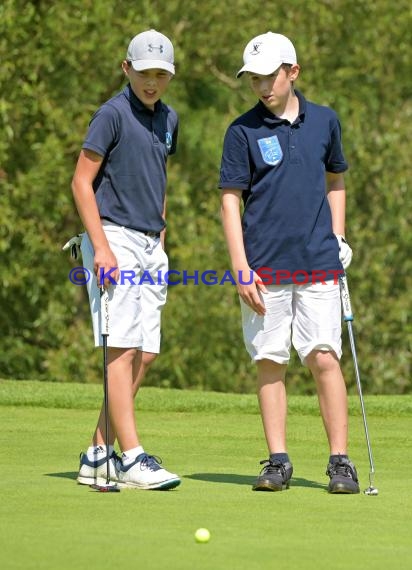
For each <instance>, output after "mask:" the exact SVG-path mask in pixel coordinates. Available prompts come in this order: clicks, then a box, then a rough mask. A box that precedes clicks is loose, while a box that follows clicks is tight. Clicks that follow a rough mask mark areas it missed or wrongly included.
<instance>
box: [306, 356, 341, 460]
mask: <svg viewBox="0 0 412 570" xmlns="http://www.w3.org/2000/svg"><path fill="white" fill-rule="evenodd" d="M306 364H307V366H308V367H309V369H310V371H311V372H312V374H313V377H314V379H315V382H316V388H317V392H318V399H319V407H320V411H321V414H322V419H323V424H324V426H325V430H326V434H327V437H328V442H329V449H330V454H331V455H346V453H347V445H348V404H347V394H346V385H345V381H344V379H343V376H342V372H341V369H340V365H339V360H338V358H337V356H336V354H335V353H334V352H322V351H319V350H313V351H312V352H311V353H310V354H309V355H308V356H307V357H306Z"/></svg>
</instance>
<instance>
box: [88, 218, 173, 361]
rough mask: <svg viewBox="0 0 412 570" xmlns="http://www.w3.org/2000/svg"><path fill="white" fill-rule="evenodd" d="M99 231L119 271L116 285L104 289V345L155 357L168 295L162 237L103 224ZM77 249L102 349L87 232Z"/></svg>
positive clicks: (91, 247)
mask: <svg viewBox="0 0 412 570" xmlns="http://www.w3.org/2000/svg"><path fill="white" fill-rule="evenodd" d="M103 229H104V232H105V234H106V237H107V239H108V241H109V244H110V248H111V250H112V251H113V253H114V255H115V256H116V259H117V263H118V267H119V270H120V278H119V280H118V282H117V284H116V285H110V286H109V288H108V292H109V336H108V338H107V345H108V346H111V347H117V348H138V349H140V350H143V351H145V352H154V353H159V351H160V322H161V311H162V308H163V306H164V304H165V303H166V296H167V283H166V282H165V279H164V275H165V273H166V272H167V271H168V258H167V254H166V252H165V251H164V249H163V247H162V245H161V242H160V238H158V237H150V236H147V235H145V234H144V233H142V232H138V231H136V230H131V229H129V228H125V227H122V226H118V225H116V224H113V223H110V222H107V221H104V220H103ZM81 251H82V257H83V266H84V267H85V268H86V269H87V270H88V271H89V273H90V279H89V281H88V283H87V291H88V294H89V302H90V311H91V315H92V322H93V332H94V341H95V345H96V346H101V345H102V338H101V323H100V290H99V288H98V285H97V278H96V275H95V273H94V269H93V264H94V251H93V246H92V244H91V242H90V239H89V237H88V235H87V234H84V236H83V239H82V243H81Z"/></svg>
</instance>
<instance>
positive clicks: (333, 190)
mask: <svg viewBox="0 0 412 570" xmlns="http://www.w3.org/2000/svg"><path fill="white" fill-rule="evenodd" d="M326 186H327V193H328V200H329V206H330V210H331V213H332V228H333V233H334V234H336V235H342V236H345V213H346V192H345V180H344V178H343V174H342V173H339V174H335V173H333V172H327V173H326Z"/></svg>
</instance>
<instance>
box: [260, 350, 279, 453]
mask: <svg viewBox="0 0 412 570" xmlns="http://www.w3.org/2000/svg"><path fill="white" fill-rule="evenodd" d="M256 366H257V389H258V399H259V406H260V413H261V417H262V423H263V429H264V432H265V437H266V443H267V446H268V449H269V454H272V453H286V412H287V401H286V388H285V373H286V364H278V363H277V362H273V361H271V360H267V359H264V360H258V361H257V362H256Z"/></svg>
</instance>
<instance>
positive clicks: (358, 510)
mask: <svg viewBox="0 0 412 570" xmlns="http://www.w3.org/2000/svg"><path fill="white" fill-rule="evenodd" d="M100 399H101V387H99V386H90V385H79V384H48V383H41V382H20V381H19V382H14V381H0V434H1V436H0V438H1V466H2V469H1V473H2V476H1V479H0V493H1V501H0V537H1V549H0V568H2V569H3V570H14V569H24V570H31V569H36V570H37V569H45V570H46V569H47V570H49V569H50V570H51V569H53V570H57V569H59V570H60V569H61V570H65V569H67V570H69V569H70V570H72V569H76V570H83V569H87V570H90V569H93V570H94V569H95V568H96V569H97V568H98V569H99V570H105V569H109V568H113V567H119V566H120V565H121V566H122V567H123V566H124V567H127V568H147V569H148V570H157V569H160V568H162V569H172V570H175V569H176V570H186V569H196V570H197V569H198V570H203V569H205V570H206V569H207V570H209V569H211V570H212V569H213V570H220V569H222V570H223V569H225V570H226V569H228V570H232V569H239V570H243V569H245V570H246V569H247V570H255V569H256V570H261V569H263V568H277V567H279V568H283V569H285V570H295V569H299V570H300V569H303V570H312V569H317V570H323V569H325V570H326V569H328V570H329V569H330V568H333V569H334V570H339V569H345V570H347V569H348V568H354V569H362V570H363V569H366V570H368V569H369V568H370V569H373V570H381V569H382V570H383V569H385V570H386V569H387V568H388V567H393V568H400V569H402V570H404V569H411V568H412V547H411V544H412V541H411V536H412V520H411V515H410V513H411V507H412V501H411V499H410V490H411V489H410V488H411V477H410V465H409V458H410V457H411V448H412V444H411V437H410V426H411V418H412V397H411V396H400V397H398V396H386V397H383V396H373V397H366V398H365V403H366V410H367V413H368V423H369V431H370V436H371V439H372V446H373V451H374V458H375V463H376V470H377V473H376V486H377V487H378V488H379V496H378V497H368V496H365V495H363V494H361V495H357V496H331V495H329V494H328V493H327V492H326V490H325V488H326V486H325V484H326V482H327V481H326V479H327V478H326V476H325V474H324V472H325V467H326V462H327V457H328V450H327V445H326V439H325V436H324V432H323V427H322V423H321V420H320V418H319V414H318V409H317V402H316V398H311V397H291V398H290V404H289V422H288V439H289V453H290V455H291V457H292V460H293V463H294V468H295V473H294V478H293V480H292V487H291V489H290V490H289V491H287V492H283V493H253V492H252V491H251V483H252V481H253V479H254V477H255V476H256V474H257V472H258V468H259V466H258V462H259V460H260V459H263V458H264V457H265V456H266V449H265V444H264V439H263V433H262V428H261V422H260V416H259V413H258V409H257V403H256V398H255V396H254V395H234V394H216V393H203V392H190V391H178V390H160V389H156V388H143V389H142V390H141V394H140V397H139V400H138V409H137V419H138V424H139V429H140V433H141V436H142V441H143V444H144V446H145V448H146V449H147V451H149V452H152V453H156V454H157V455H159V456H161V457H162V458H163V460H164V462H165V465H166V467H168V468H169V469H171V470H176V471H177V472H178V473H179V474H180V475H181V476H182V485H181V486H180V487H178V488H177V489H176V490H174V491H170V492H148V491H134V490H122V492H121V493H116V494H99V493H96V492H93V491H91V490H89V488H88V487H84V486H80V485H77V484H76V483H75V477H76V474H77V468H78V463H77V457H78V453H79V451H80V449H82V448H83V449H84V448H85V447H86V446H87V444H88V438H89V435H90V434H91V431H92V429H93V427H94V423H95V421H96V417H97V410H98V408H99V405H100ZM350 409H351V423H350V442H351V445H350V452H351V457H352V458H353V460H354V461H355V462H356V464H357V467H358V471H359V475H360V480H361V485H362V488H365V487H366V486H367V485H368V472H369V463H368V456H367V451H366V443H365V438H364V433H363V424H362V418H361V416H360V410H359V402H358V399H357V398H356V397H351V399H350ZM201 526H204V527H207V528H208V529H209V530H210V532H211V535H212V537H211V540H210V542H209V543H208V544H197V543H195V541H194V536H193V535H194V532H195V530H196V529H197V528H198V527H201Z"/></svg>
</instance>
